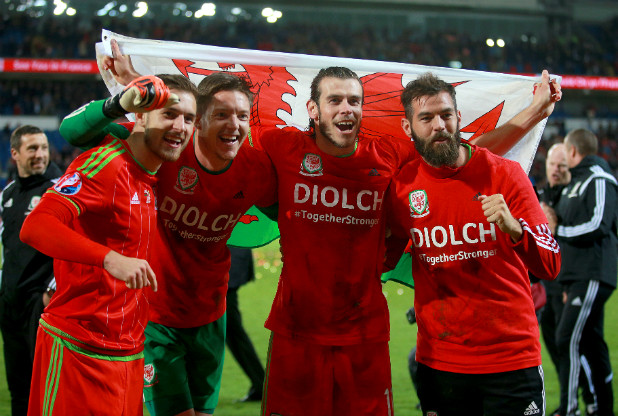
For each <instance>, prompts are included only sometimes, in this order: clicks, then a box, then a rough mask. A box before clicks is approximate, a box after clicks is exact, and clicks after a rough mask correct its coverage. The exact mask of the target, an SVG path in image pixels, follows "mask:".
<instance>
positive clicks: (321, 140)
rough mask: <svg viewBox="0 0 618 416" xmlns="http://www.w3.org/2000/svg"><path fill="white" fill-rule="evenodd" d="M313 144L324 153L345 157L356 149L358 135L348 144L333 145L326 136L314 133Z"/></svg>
mask: <svg viewBox="0 0 618 416" xmlns="http://www.w3.org/2000/svg"><path fill="white" fill-rule="evenodd" d="M315 144H316V145H317V146H318V149H320V150H321V151H323V152H324V153H326V154H327V155H331V156H336V157H346V156H350V155H352V154H353V153H354V151H355V150H356V145H357V144H358V137H356V140H354V143H352V144H351V145H350V146H346V147H339V146H335V144H334V143H333V142H332V141H330V140H329V139H328V138H326V137H324V136H323V135H321V134H316V135H315Z"/></svg>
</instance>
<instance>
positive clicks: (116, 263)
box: [103, 250, 157, 292]
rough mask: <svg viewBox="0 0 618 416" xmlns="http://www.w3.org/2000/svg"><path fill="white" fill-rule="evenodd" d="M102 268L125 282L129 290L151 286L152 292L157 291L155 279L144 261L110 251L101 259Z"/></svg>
mask: <svg viewBox="0 0 618 416" xmlns="http://www.w3.org/2000/svg"><path fill="white" fill-rule="evenodd" d="M103 268H104V269H105V270H107V271H108V272H109V274H111V275H112V276H113V277H115V278H116V279H118V280H122V281H123V282H125V284H126V285H127V287H128V288H129V289H141V288H143V287H146V286H152V290H153V291H155V292H156V291H157V278H156V276H155V273H154V271H152V269H151V268H150V265H149V264H148V262H147V261H146V260H142V259H137V258H134V257H126V256H123V255H122V254H120V253H117V252H115V251H114V250H111V251H110V252H109V253H107V255H106V256H105V258H104V259H103Z"/></svg>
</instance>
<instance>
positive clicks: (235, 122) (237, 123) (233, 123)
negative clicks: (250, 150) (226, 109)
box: [228, 114, 240, 131]
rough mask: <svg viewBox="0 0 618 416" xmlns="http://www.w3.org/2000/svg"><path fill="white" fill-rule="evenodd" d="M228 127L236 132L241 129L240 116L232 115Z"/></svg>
mask: <svg viewBox="0 0 618 416" xmlns="http://www.w3.org/2000/svg"><path fill="white" fill-rule="evenodd" d="M228 125H229V127H230V128H232V129H234V131H236V130H238V129H239V128H240V120H239V119H238V115H236V114H232V116H231V117H230V118H229V119H228Z"/></svg>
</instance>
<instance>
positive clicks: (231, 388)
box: [0, 243, 618, 416]
mask: <svg viewBox="0 0 618 416" xmlns="http://www.w3.org/2000/svg"><path fill="white" fill-rule="evenodd" d="M279 258H280V254H279V248H278V244H277V243H273V244H270V245H268V246H266V247H263V248H261V249H257V250H255V259H256V276H257V280H256V281H255V282H252V283H250V284H248V285H246V286H244V287H243V288H241V289H240V291H239V303H240V307H241V311H242V314H243V320H244V326H245V328H246V329H247V332H248V333H249V335H250V337H251V339H252V340H253V343H254V345H255V347H256V350H257V352H258V355H259V356H260V358H261V359H262V363H263V364H265V361H266V352H267V348H268V338H269V336H270V332H269V331H267V330H266V329H265V328H264V321H265V320H266V317H267V315H268V311H269V310H270V306H271V303H272V300H273V298H274V295H275V291H276V288H277V278H278V276H279V270H280V267H281V262H280V260H279ZM384 293H385V295H386V296H387V300H388V304H389V308H390V315H391V343H390V350H391V367H392V377H393V396H394V401H395V406H394V407H395V412H396V413H395V414H398V415H420V414H421V412H420V411H418V410H416V409H415V408H414V407H415V405H416V403H417V402H418V399H417V398H416V395H415V393H414V390H413V388H412V383H411V381H410V376H409V374H408V361H407V360H408V354H409V352H410V349H411V348H412V346H413V345H414V344H415V341H416V325H414V326H413V325H410V324H409V323H408V321H407V320H406V317H405V312H406V311H407V310H408V308H409V307H410V306H411V305H412V303H413V298H414V291H413V290H411V289H408V288H404V287H403V286H401V285H398V284H395V283H390V282H389V283H387V284H386V285H385V287H384ZM616 299H617V298H616V296H613V297H612V298H610V300H609V302H608V304H607V306H606V310H605V311H606V322H605V339H606V341H607V344H608V346H609V349H610V355H611V358H612V367H613V368H615V366H614V364H615V363H618V303H617V301H616ZM543 362H544V363H545V365H544V370H545V389H546V397H547V411H552V410H553V409H555V408H556V407H557V406H558V403H559V388H558V379H557V376H556V372H555V370H554V368H553V365H552V364H551V361H550V359H549V355H548V354H547V352H546V351H545V348H544V347H543ZM0 366H1V367H2V369H1V371H0V372H1V375H0V415H9V414H10V400H9V392H8V389H7V386H6V380H5V378H4V370H3V368H4V359H3V357H2V356H1V355H0ZM617 384H618V383H617V382H616V381H614V396H616V397H618V394H617V388H616V386H617ZM248 389H249V381H248V379H247V378H246V376H245V375H244V373H242V371H241V370H240V368H239V367H238V365H237V364H236V361H234V359H233V357H232V356H231V354H227V355H226V360H225V365H224V369H223V381H222V385H221V394H220V398H219V406H218V407H217V411H216V412H215V413H216V414H217V415H220V416H256V415H258V414H259V411H260V405H259V404H258V403H242V404H239V403H234V401H235V400H237V399H238V398H240V397H243V396H244V395H245V394H246V392H247V390H248ZM617 404H618V400H617ZM615 411H616V412H618V406H615ZM145 414H147V412H146V413H145Z"/></svg>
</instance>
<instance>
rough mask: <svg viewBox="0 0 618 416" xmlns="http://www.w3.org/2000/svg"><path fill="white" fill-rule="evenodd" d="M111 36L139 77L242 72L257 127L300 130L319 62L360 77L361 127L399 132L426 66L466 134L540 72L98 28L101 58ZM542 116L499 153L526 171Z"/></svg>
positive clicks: (497, 115)
mask: <svg viewBox="0 0 618 416" xmlns="http://www.w3.org/2000/svg"><path fill="white" fill-rule="evenodd" d="M112 39H115V40H116V41H117V42H118V44H119V46H120V50H121V51H122V53H123V54H125V55H130V56H131V60H132V62H133V66H134V67H135V69H136V70H137V71H138V72H139V73H140V74H142V75H148V74H182V75H184V76H186V77H188V78H189V79H190V80H191V81H192V82H193V83H195V84H196V85H197V84H199V82H200V81H201V80H202V79H203V78H204V77H206V76H208V75H209V74H212V73H213V72H223V71H225V72H231V73H236V74H237V75H239V76H242V77H244V78H245V79H247V81H248V82H249V83H250V85H251V87H252V90H253V92H254V93H255V94H256V99H255V102H254V106H253V108H252V124H253V125H259V126H262V127H275V126H277V127H284V126H295V127H298V128H300V129H305V128H306V127H307V125H308V121H309V116H308V114H307V107H306V103H307V100H308V99H309V93H310V85H311V80H312V79H313V77H314V76H315V75H316V74H317V72H318V71H319V69H320V68H324V67H329V66H343V67H347V68H350V69H352V70H353V71H355V72H356V73H357V74H358V75H359V77H361V80H362V82H363V87H364V90H365V103H364V105H363V121H362V128H363V131H364V132H365V133H367V134H376V135H378V134H380V135H381V134H390V135H395V136H403V135H404V133H403V131H402V129H401V122H400V120H401V118H402V117H404V113H403V108H402V106H401V103H400V101H399V95H400V93H401V90H402V89H403V87H404V86H405V85H406V84H407V83H408V82H409V81H411V80H413V79H415V78H416V77H417V76H418V75H420V74H423V73H425V72H432V73H434V74H435V75H437V76H438V77H440V78H441V79H443V80H444V81H446V82H448V83H451V84H453V85H455V90H456V92H457V103H458V108H459V110H460V111H461V115H462V122H461V132H462V138H463V139H464V140H470V139H471V138H474V137H477V136H479V135H481V134H483V133H484V132H486V131H489V130H492V129H493V128H495V127H497V126H499V125H501V124H502V123H504V122H506V121H508V120H509V119H511V118H512V117H513V116H515V115H516V114H517V113H519V112H520V111H521V110H523V109H524V108H526V107H527V106H528V105H530V103H531V102H532V94H533V89H534V83H535V82H540V76H539V77H526V76H520V75H508V74H498V73H490V72H482V71H471V70H463V69H451V68H440V67H431V66H423V65H413V64H403V63H394V62H382V61H372V60H361V59H350V58H335V57H327V56H317V55H302V54H292V53H283V52H268V51H256V50H246V49H235V48H223V47H216V46H208V45H199V44H193V43H182V42H171V41H159V40H150V39H137V38H131V37H127V36H123V35H120V34H117V33H113V32H110V31H108V30H103V32H102V42H101V43H97V59H98V60H99V61H100V59H101V58H102V56H103V55H108V56H111V45H110V41H111V40H112ZM99 68H100V70H101V75H102V77H103V80H104V82H105V84H106V85H107V87H108V89H109V91H110V92H111V93H112V94H116V93H118V92H120V91H121V90H122V88H123V86H121V85H119V84H118V83H117V82H116V81H115V80H114V78H113V77H112V76H111V74H110V73H109V72H108V71H105V70H103V69H102V67H101V65H99ZM552 78H553V77H552ZM556 78H557V79H558V82H560V78H559V77H556ZM546 121H547V120H546V119H545V120H543V121H541V122H540V123H538V124H537V125H536V126H535V127H534V128H533V129H532V130H531V131H530V132H529V133H528V134H527V135H526V136H525V137H524V138H522V140H520V141H519V142H518V143H517V144H516V145H515V146H514V147H513V148H512V149H511V150H510V151H509V152H508V153H507V154H506V155H505V157H507V158H509V159H511V160H515V161H517V162H519V163H520V165H521V166H522V168H523V169H524V171H525V172H529V170H530V168H531V166H532V162H533V159H534V154H535V153H536V149H537V146H538V144H539V141H540V139H541V135H542V133H543V129H544V128H545V123H546Z"/></svg>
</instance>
